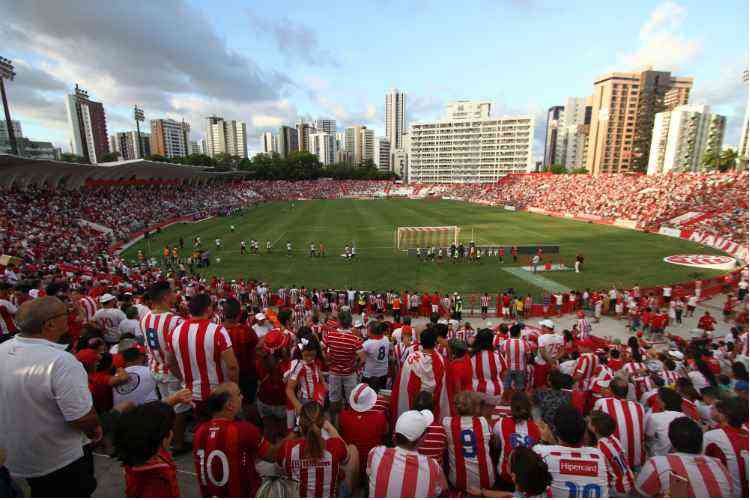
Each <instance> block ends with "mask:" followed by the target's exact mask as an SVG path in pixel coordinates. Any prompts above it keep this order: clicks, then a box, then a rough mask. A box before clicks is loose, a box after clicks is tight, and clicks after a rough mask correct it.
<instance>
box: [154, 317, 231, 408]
mask: <svg viewBox="0 0 750 500" xmlns="http://www.w3.org/2000/svg"><path fill="white" fill-rule="evenodd" d="M168 340H169V344H168V345H169V350H170V351H171V352H173V353H174V355H175V357H176V358H177V363H178V364H179V366H180V371H181V372H182V378H183V380H184V382H185V387H187V388H188V389H192V391H193V399H194V400H197V401H203V400H205V399H206V398H208V396H209V395H210V394H211V391H212V390H213V389H214V387H216V386H217V385H219V384H221V383H223V382H224V381H225V380H226V377H225V376H224V369H223V363H222V359H221V355H222V353H223V352H224V351H227V350H229V349H231V348H232V340H231V339H230V337H229V333H227V331H226V329H225V328H224V327H223V326H221V325H218V324H216V323H213V322H211V321H209V320H207V319H190V320H187V321H185V322H183V323H182V324H180V325H179V326H177V327H176V328H175V329H174V330H172V335H171V338H170V339H168Z"/></svg>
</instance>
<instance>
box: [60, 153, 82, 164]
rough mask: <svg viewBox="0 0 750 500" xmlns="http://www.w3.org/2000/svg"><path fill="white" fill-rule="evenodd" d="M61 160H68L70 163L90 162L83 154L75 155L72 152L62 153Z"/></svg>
mask: <svg viewBox="0 0 750 500" xmlns="http://www.w3.org/2000/svg"><path fill="white" fill-rule="evenodd" d="M60 161H67V162H69V163H88V161H86V158H84V157H83V156H78V155H74V154H72V153H63V154H61V155H60Z"/></svg>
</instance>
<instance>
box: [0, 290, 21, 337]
mask: <svg viewBox="0 0 750 500" xmlns="http://www.w3.org/2000/svg"><path fill="white" fill-rule="evenodd" d="M17 311H18V308H17V307H16V306H14V305H13V304H12V303H11V302H10V301H8V300H5V299H0V335H9V334H11V333H16V332H17V331H18V328H16V323H15V321H14V320H13V317H14V316H15V315H16V312H17Z"/></svg>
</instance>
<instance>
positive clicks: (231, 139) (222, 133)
mask: <svg viewBox="0 0 750 500" xmlns="http://www.w3.org/2000/svg"><path fill="white" fill-rule="evenodd" d="M204 133H205V139H206V149H207V153H206V154H208V156H210V157H211V158H213V157H215V156H216V155H218V154H220V153H224V154H227V155H229V156H237V157H239V158H247V129H246V126H245V122H239V121H236V120H229V121H225V120H224V118H221V117H218V116H209V117H208V118H206V120H205V124H204Z"/></svg>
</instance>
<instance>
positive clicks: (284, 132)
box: [276, 125, 299, 158]
mask: <svg viewBox="0 0 750 500" xmlns="http://www.w3.org/2000/svg"><path fill="white" fill-rule="evenodd" d="M276 140H277V141H278V148H279V154H280V155H281V157H282V158H286V157H287V156H289V155H290V154H291V153H294V152H295V151H299V143H298V142H297V129H295V128H292V127H288V126H286V125H282V126H281V127H279V135H278V136H277V138H276Z"/></svg>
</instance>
